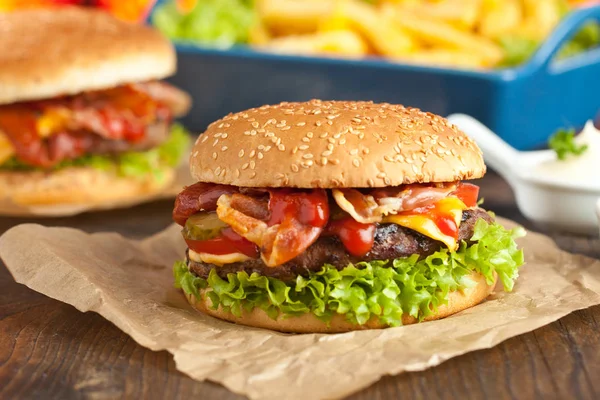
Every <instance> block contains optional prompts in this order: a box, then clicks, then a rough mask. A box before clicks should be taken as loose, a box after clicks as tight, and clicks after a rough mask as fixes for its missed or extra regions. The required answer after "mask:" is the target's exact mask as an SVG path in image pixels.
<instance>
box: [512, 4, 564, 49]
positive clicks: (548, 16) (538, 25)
mask: <svg viewBox="0 0 600 400" xmlns="http://www.w3.org/2000/svg"><path fill="white" fill-rule="evenodd" d="M521 1H522V2H523V10H524V15H525V18H524V21H523V24H522V26H521V27H519V29H518V32H517V33H518V34H520V35H522V36H525V37H527V38H529V39H533V40H543V39H544V38H545V37H546V36H548V34H549V33H550V32H551V31H552V30H553V29H554V27H555V26H556V25H557V24H558V22H559V21H560V18H561V8H560V4H559V3H558V0H521Z"/></svg>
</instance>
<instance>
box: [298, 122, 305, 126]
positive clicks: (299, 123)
mask: <svg viewBox="0 0 600 400" xmlns="http://www.w3.org/2000/svg"><path fill="white" fill-rule="evenodd" d="M304 125H306V122H298V123H297V124H296V126H304Z"/></svg>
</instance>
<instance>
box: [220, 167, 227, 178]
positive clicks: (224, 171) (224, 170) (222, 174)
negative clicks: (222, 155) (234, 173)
mask: <svg viewBox="0 0 600 400" xmlns="http://www.w3.org/2000/svg"><path fill="white" fill-rule="evenodd" d="M226 173H227V170H226V169H225V168H223V169H222V170H221V173H220V174H219V176H225V174H226Z"/></svg>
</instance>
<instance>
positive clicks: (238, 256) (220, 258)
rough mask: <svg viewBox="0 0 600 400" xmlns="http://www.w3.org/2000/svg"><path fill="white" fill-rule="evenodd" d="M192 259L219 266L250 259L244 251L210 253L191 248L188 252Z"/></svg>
mask: <svg viewBox="0 0 600 400" xmlns="http://www.w3.org/2000/svg"><path fill="white" fill-rule="evenodd" d="M188 255H189V257H190V260H192V261H196V262H204V263H207V264H215V265H218V266H222V265H225V264H231V263H235V262H243V261H246V260H249V259H250V257H248V256H247V255H245V254H242V253H231V254H209V253H196V252H195V251H193V250H191V249H190V251H189V253H188Z"/></svg>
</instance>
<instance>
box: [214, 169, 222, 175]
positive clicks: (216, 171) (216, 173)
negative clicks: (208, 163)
mask: <svg viewBox="0 0 600 400" xmlns="http://www.w3.org/2000/svg"><path fill="white" fill-rule="evenodd" d="M220 173H221V167H217V168H215V175H219V174H220Z"/></svg>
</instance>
